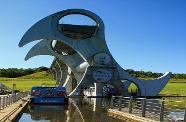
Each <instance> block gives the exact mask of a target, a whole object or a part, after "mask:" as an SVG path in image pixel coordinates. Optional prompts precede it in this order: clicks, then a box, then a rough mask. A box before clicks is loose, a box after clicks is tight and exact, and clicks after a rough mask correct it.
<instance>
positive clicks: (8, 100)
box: [0, 92, 28, 110]
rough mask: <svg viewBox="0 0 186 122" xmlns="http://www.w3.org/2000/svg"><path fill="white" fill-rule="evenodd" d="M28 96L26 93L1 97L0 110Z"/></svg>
mask: <svg viewBox="0 0 186 122" xmlns="http://www.w3.org/2000/svg"><path fill="white" fill-rule="evenodd" d="M27 95H28V93H27V92H19V93H15V94H9V95H1V96H0V110H2V109H4V108H6V107H7V106H10V105H12V104H13V103H15V102H17V101H18V100H20V99H21V98H24V97H26V96H27Z"/></svg>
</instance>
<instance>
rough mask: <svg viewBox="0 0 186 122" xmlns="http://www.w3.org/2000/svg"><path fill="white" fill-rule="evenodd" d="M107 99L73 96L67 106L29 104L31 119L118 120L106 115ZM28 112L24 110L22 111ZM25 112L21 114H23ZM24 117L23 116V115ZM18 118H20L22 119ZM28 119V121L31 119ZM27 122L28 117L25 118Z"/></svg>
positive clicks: (79, 121)
mask: <svg viewBox="0 0 186 122" xmlns="http://www.w3.org/2000/svg"><path fill="white" fill-rule="evenodd" d="M108 105H109V99H102V98H97V99H96V98H87V99H81V98H76V99H75V98H73V99H70V101H69V104H68V106H43V105H42V106H40V105H31V106H29V107H28V108H29V112H30V114H31V118H30V119H32V120H40V121H42V120H45V121H51V122H64V121H67V122H100V121H101V122H120V121H119V120H116V119H113V118H111V117H108V116H107V110H106V108H107V106H108ZM29 112H28V111H27V110H26V111H25V112H24V113H27V117H28V114H29ZM24 115H25V114H23V116H24ZM23 118H24V117H23ZM23 118H20V120H23ZM32 120H30V121H32ZM27 121H28V122H29V118H28V119H27Z"/></svg>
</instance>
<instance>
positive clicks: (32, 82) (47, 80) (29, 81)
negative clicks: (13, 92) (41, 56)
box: [0, 72, 56, 91]
mask: <svg viewBox="0 0 186 122" xmlns="http://www.w3.org/2000/svg"><path fill="white" fill-rule="evenodd" d="M0 83H3V84H5V85H6V86H8V87H10V88H12V86H13V84H14V83H15V84H16V89H17V90H20V91H30V89H31V87H32V86H41V85H46V86H53V85H55V83H56V82H55V81H54V80H52V76H51V75H50V74H48V73H47V72H39V73H34V74H32V75H27V76H23V77H20V78H0Z"/></svg>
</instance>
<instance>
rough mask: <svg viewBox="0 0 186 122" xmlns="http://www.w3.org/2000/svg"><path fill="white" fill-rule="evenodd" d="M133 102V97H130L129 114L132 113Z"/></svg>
mask: <svg viewBox="0 0 186 122" xmlns="http://www.w3.org/2000/svg"><path fill="white" fill-rule="evenodd" d="M132 101H133V96H131V97H130V101H129V113H130V114H131V113H132Z"/></svg>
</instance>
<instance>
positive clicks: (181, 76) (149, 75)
mask: <svg viewBox="0 0 186 122" xmlns="http://www.w3.org/2000/svg"><path fill="white" fill-rule="evenodd" d="M126 71H127V72H128V73H129V74H131V75H132V76H135V77H138V78H158V77H160V76H162V75H163V73H156V72H151V71H147V72H145V71H134V70H132V69H127V70H126ZM171 78H173V79H186V74H174V73H173V74H172V76H171Z"/></svg>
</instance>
